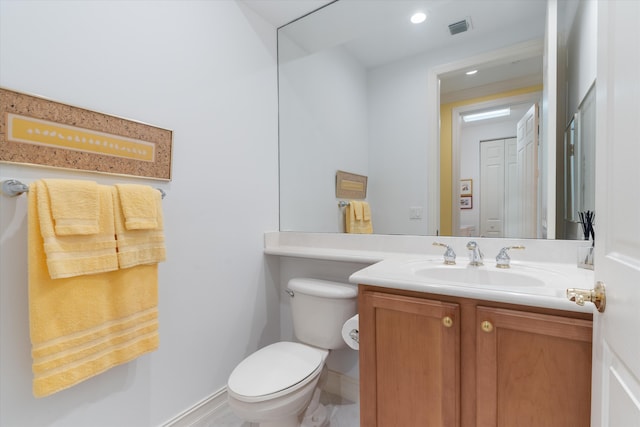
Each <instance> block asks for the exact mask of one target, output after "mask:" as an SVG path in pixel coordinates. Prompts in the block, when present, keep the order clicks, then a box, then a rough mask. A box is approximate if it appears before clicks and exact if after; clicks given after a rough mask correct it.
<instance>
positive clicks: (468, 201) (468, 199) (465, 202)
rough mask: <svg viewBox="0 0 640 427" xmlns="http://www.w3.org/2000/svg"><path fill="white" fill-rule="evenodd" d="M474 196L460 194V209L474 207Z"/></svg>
mask: <svg viewBox="0 0 640 427" xmlns="http://www.w3.org/2000/svg"><path fill="white" fill-rule="evenodd" d="M472 208H473V196H460V209H472Z"/></svg>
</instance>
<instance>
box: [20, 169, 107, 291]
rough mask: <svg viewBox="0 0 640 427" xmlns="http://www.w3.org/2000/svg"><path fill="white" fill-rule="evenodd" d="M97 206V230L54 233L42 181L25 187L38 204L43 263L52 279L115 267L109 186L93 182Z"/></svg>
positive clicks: (45, 187) (47, 199) (49, 205)
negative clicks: (28, 187)
mask: <svg viewBox="0 0 640 427" xmlns="http://www.w3.org/2000/svg"><path fill="white" fill-rule="evenodd" d="M96 191H97V194H98V198H99V203H98V205H99V206H100V210H99V215H98V233H97V234H95V235H74V236H59V235H56V232H55V226H54V219H53V217H52V213H51V203H50V200H49V192H48V191H47V186H46V185H45V183H44V182H43V181H36V182H35V183H33V184H32V185H31V187H30V189H29V194H30V195H32V196H33V199H34V203H37V205H38V211H37V213H36V215H37V217H36V218H35V219H38V220H39V230H40V232H41V235H42V239H43V243H44V252H45V254H46V258H45V259H46V265H47V266H48V269H49V274H50V276H51V278H52V279H60V278H65V277H73V276H80V275H83V274H96V273H102V272H105V271H112V270H116V269H117V268H118V257H117V253H116V240H115V236H114V234H115V232H114V223H113V202H112V201H111V189H110V187H107V186H102V185H100V186H96Z"/></svg>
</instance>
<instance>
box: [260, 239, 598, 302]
mask: <svg viewBox="0 0 640 427" xmlns="http://www.w3.org/2000/svg"><path fill="white" fill-rule="evenodd" d="M469 240H476V241H477V242H478V243H479V245H480V247H481V248H482V250H483V251H484V252H485V254H491V255H486V256H485V266H483V267H469V268H480V269H487V270H490V269H493V270H498V269H496V267H495V261H494V257H495V254H497V252H498V251H499V249H500V248H501V247H503V246H511V245H522V244H524V245H525V246H526V247H527V249H526V250H524V251H518V252H515V251H514V252H513V253H512V254H511V257H512V268H511V269H510V270H509V271H508V272H507V274H509V273H514V274H523V275H528V276H531V277H535V276H537V277H539V278H542V279H544V280H545V285H544V286H530V287H525V286H513V287H507V286H491V285H486V284H485V285H461V284H460V283H453V282H451V283H445V281H443V280H434V279H430V278H428V277H424V276H420V275H416V274H415V272H414V271H412V270H411V268H408V266H409V265H413V264H415V263H423V264H424V263H425V262H426V263H432V264H434V265H436V264H442V260H443V258H442V253H443V250H442V248H439V247H436V246H433V242H435V241H438V242H443V243H446V244H449V245H451V246H452V247H453V248H454V249H455V250H456V252H458V254H459V255H462V256H459V257H458V260H457V261H458V262H457V265H456V266H455V268H457V269H460V268H466V264H467V263H468V261H467V260H465V258H464V256H465V255H466V250H465V244H466V242H467V241H469ZM584 244H585V243H584V242H580V241H549V240H527V239H483V238H468V237H467V238H461V237H442V236H441V237H429V236H387V235H385V236H382V235H346V234H331V233H297V232H270V233H265V249H264V253H265V254H268V255H278V256H287V257H296V258H307V259H319V260H331V261H345V262H358V263H363V264H370V265H369V266H368V267H365V268H363V269H362V270H359V271H357V272H355V273H354V274H352V275H351V277H350V278H349V280H350V282H352V283H354V284H366V285H374V286H381V287H387V288H392V289H404V290H411V291H418V292H425V293H433V294H440V295H450V296H458V297H465V298H474V299H481V300H487V301H497V302H504V303H511V304H519V305H528V306H534V307H544V308H552V309H558V310H567V311H576V312H585V313H591V312H593V310H594V306H593V304H590V303H587V304H586V305H585V306H582V307H581V306H578V305H576V304H575V303H573V302H571V301H569V300H568V299H567V298H566V296H565V293H566V289H567V288H584V289H590V288H592V287H593V286H594V275H593V271H592V270H586V269H582V268H578V267H577V265H576V259H577V247H578V246H584ZM490 274H495V273H490Z"/></svg>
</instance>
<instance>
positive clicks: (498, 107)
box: [454, 99, 542, 238]
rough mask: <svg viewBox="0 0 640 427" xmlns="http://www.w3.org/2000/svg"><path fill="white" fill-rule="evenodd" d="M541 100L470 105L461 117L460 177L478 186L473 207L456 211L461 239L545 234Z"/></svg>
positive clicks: (474, 190)
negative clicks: (540, 131) (541, 201)
mask: <svg viewBox="0 0 640 427" xmlns="http://www.w3.org/2000/svg"><path fill="white" fill-rule="evenodd" d="M504 101H506V102H504ZM538 102H539V101H536V100H533V99H532V100H528V101H527V100H523V99H518V100H510V101H507V99H503V100H500V101H497V102H496V103H493V104H492V105H489V106H487V105H486V104H478V105H477V107H475V108H474V106H473V105H471V106H470V108H469V109H468V110H466V111H464V112H460V113H459V114H460V116H461V120H460V126H459V130H458V132H457V133H456V132H454V139H455V140H456V141H458V146H459V150H458V152H459V154H458V157H457V159H458V160H457V162H459V165H460V166H459V174H460V176H462V177H464V178H469V179H473V180H474V181H475V183H474V188H473V193H474V194H473V207H472V209H462V208H461V209H456V211H457V216H458V218H456V219H457V221H454V223H457V228H456V230H457V234H456V235H458V236H480V237H507V238H521V237H522V238H529V237H539V236H540V235H541V230H542V221H541V217H542V215H541V214H540V210H541V209H542V206H541V203H540V199H541V197H542V195H541V194H539V193H540V191H539V190H540V183H539V180H540V174H539V173H538V170H539V167H540V166H539V158H540V156H539V154H538V150H539V149H540V148H539V141H538V139H539V137H538V114H539V110H538V107H537V105H539V104H538ZM499 114H500V115H499ZM478 116H485V118H483V119H478V118H477V117H478ZM471 117H475V118H474V120H470V118H471ZM518 126H520V135H521V141H520V147H518V143H517V141H518V138H517V135H518ZM518 148H520V151H518ZM518 162H520V164H518ZM461 199H462V197H461ZM523 219H524V220H525V221H526V222H523Z"/></svg>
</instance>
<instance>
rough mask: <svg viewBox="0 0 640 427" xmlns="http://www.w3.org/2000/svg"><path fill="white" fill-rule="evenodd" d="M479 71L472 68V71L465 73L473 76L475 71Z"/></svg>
mask: <svg viewBox="0 0 640 427" xmlns="http://www.w3.org/2000/svg"><path fill="white" fill-rule="evenodd" d="M477 72H478V70H471V71H467V72H466V73H465V74H466V75H467V76H473V75H474V74H475V73H477Z"/></svg>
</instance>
